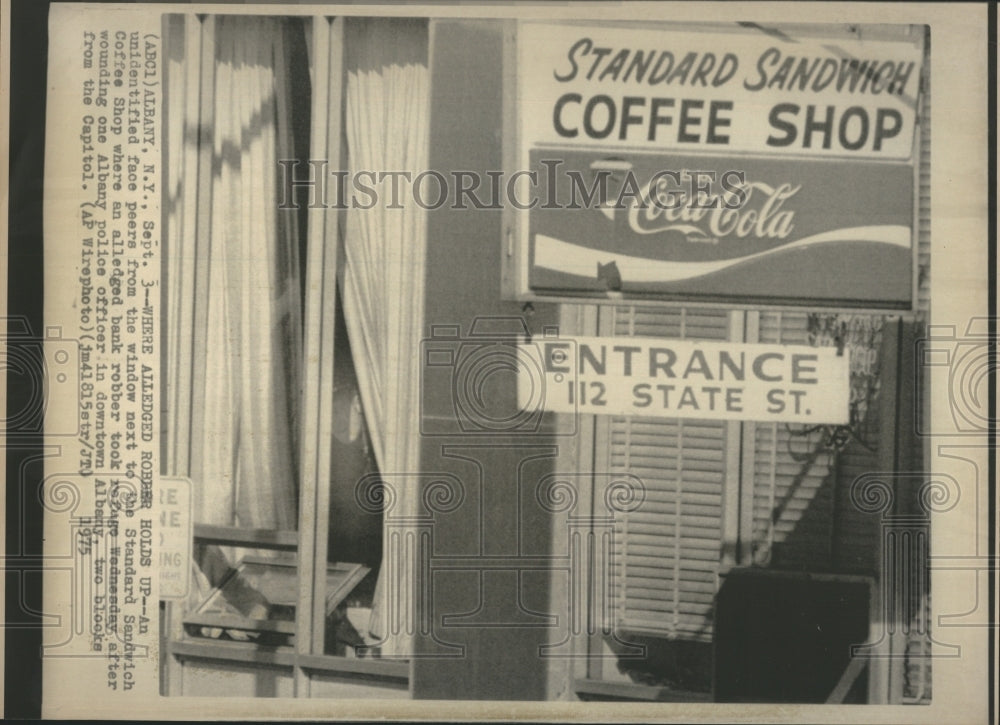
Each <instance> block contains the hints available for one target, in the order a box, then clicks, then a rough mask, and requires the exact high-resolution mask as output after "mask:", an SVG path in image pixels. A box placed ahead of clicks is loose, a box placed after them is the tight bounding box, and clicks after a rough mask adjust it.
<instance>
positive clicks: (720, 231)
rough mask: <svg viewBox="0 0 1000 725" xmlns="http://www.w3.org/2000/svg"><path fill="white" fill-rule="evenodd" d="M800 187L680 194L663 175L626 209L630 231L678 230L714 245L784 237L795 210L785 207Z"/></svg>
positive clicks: (752, 186) (749, 185)
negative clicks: (725, 242) (726, 240)
mask: <svg viewBox="0 0 1000 725" xmlns="http://www.w3.org/2000/svg"><path fill="white" fill-rule="evenodd" d="M801 188H802V185H801V184H799V185H798V186H792V185H791V184H787V183H786V184H779V185H778V186H771V185H770V184H767V183H765V182H763V181H747V182H744V183H743V184H740V185H739V186H737V187H734V188H731V189H729V190H727V191H725V192H724V193H723V195H722V196H715V197H711V196H709V195H707V194H704V193H701V192H697V193H693V194H692V193H687V192H684V191H678V190H677V189H676V188H671V187H670V185H669V183H668V180H667V179H666V178H665V177H653V179H651V180H650V182H649V183H647V184H646V186H644V187H643V188H642V190H641V194H640V198H639V199H638V200H636V199H633V201H632V203H631V204H630V205H629V210H628V222H629V227H631V229H632V231H633V232H635V233H636V234H659V233H663V232H670V231H676V232H680V233H681V234H685V235H687V237H688V241H692V242H712V243H716V242H718V241H719V240H721V239H724V238H726V237H735V238H737V239H745V238H746V237H753V238H757V239H785V238H787V237H788V235H789V234H791V233H792V230H793V229H794V228H795V224H794V220H795V212H794V211H792V210H790V209H785V208H784V205H785V202H786V201H788V200H789V199H791V198H792V197H793V196H795V195H796V194H797V193H798V192H799V190H800V189H801ZM741 197H742V201H741V199H740V198H741Z"/></svg>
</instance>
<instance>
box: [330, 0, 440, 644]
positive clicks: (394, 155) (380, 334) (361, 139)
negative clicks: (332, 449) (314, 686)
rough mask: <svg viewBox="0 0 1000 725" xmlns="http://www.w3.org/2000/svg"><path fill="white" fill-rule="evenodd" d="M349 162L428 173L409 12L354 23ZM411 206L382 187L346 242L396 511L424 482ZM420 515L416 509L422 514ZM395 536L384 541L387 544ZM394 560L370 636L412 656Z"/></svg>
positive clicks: (361, 379)
mask: <svg viewBox="0 0 1000 725" xmlns="http://www.w3.org/2000/svg"><path fill="white" fill-rule="evenodd" d="M345 35H346V37H347V54H346V67H347V77H346V88H345V99H346V101H345V103H346V111H345V112H346V124H345V127H346V135H347V148H348V160H349V161H348V163H349V167H350V171H351V174H352V178H353V174H355V173H357V172H359V171H369V172H376V173H377V172H379V171H389V172H391V171H408V172H410V173H411V175H412V176H414V177H415V176H416V175H417V174H418V173H419V172H421V171H423V170H425V169H426V168H427V157H428V145H429V129H428V122H429V118H428V116H429V98H430V91H429V77H428V70H427V26H426V24H425V23H423V22H421V21H415V20H408V19H398V20H395V19H394V20H389V19H356V20H355V19H351V20H349V22H348V25H347V27H346V32H345ZM401 188H402V189H403V190H404V193H401V194H400V198H399V201H400V202H401V204H402V206H403V208H402V209H400V208H388V207H389V203H390V201H391V200H390V199H388V198H387V191H388V187H387V186H383V187H382V189H381V191H382V192H383V193H382V194H381V195H380V197H379V204H378V205H377V206H376V207H375V208H373V209H353V208H351V209H349V210H348V213H347V221H346V230H345V237H344V257H345V259H344V265H343V273H342V274H343V277H342V296H343V305H344V317H345V319H346V322H347V329H348V334H349V335H350V338H351V349H352V352H353V358H354V367H355V369H356V371H357V376H358V384H359V388H360V393H361V400H362V404H363V406H364V411H365V417H366V420H367V423H368V428H369V432H370V434H371V439H372V446H373V448H374V450H375V457H376V461H377V462H378V466H379V470H380V471H381V472H382V473H383V474H389V484H390V485H393V486H396V487H401V488H403V489H404V490H398V491H396V492H395V493H396V496H395V499H396V502H397V503H396V505H397V509H396V510H394V511H393V515H394V516H400V515H405V513H406V510H407V509H408V508H413V506H412V504H413V501H414V500H415V493H416V492H415V490H413V489H414V487H415V486H416V483H415V481H413V480H408V479H407V478H406V477H405V476H404V477H402V478H401V477H400V476H399V474H405V473H406V472H415V471H417V470H418V464H419V442H420V438H419V435H418V432H419V430H420V420H419V415H420V413H419V411H420V404H419V394H420V389H419V385H420V380H419V349H420V338H421V328H422V324H423V307H424V273H425V269H424V267H425V260H426V244H427V240H426V230H427V227H426V212H425V210H423V209H421V208H419V207H418V206H417V205H416V204H415V203H414V202H413V198H412V196H411V195H409V194H408V193H405V191H406V190H407V187H406V185H405V184H404V185H402V187H401ZM411 515H412V512H411ZM388 543H389V542H385V544H384V547H383V548H384V550H385V549H386V547H387V546H388ZM390 560H391V561H393V562H395V561H397V559H396V558H394V557H388V556H383V565H382V568H381V569H380V572H379V581H378V587H377V593H376V602H375V613H374V614H373V617H372V623H371V632H372V634H373V635H375V636H376V637H380V638H383V639H384V644H383V646H382V652H383V654H392V655H406V654H407V652H408V648H409V643H408V642H407V640H406V634H407V633H408V632H412V631H413V628H414V623H413V616H414V612H413V609H412V607H410V606H409V605H408V604H405V603H404V604H403V605H402V607H403V611H401V612H399V611H392V610H391V608H390V606H389V600H390V598H391V599H392V601H393V602H398V601H403V602H405V601H406V599H405V597H396V596H390V590H391V589H395V588H396V587H401V588H402V589H403V590H404V591H407V590H408V591H412V590H411V589H409V587H408V586H407V584H406V583H407V582H409V583H411V584H412V582H413V576H414V572H413V571H412V567H411V564H409V563H407V564H404V565H403V567H402V568H403V570H393V569H396V566H395V564H393V565H392V566H390V565H389V562H390Z"/></svg>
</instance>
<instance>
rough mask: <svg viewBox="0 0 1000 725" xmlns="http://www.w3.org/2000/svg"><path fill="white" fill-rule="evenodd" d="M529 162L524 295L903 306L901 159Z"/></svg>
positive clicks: (907, 236)
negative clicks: (532, 192) (531, 187)
mask: <svg viewBox="0 0 1000 725" xmlns="http://www.w3.org/2000/svg"><path fill="white" fill-rule="evenodd" d="M556 157H557V158H556ZM530 164H531V165H530V168H531V169H532V170H534V171H535V172H536V174H537V178H538V182H537V189H538V190H539V195H538V198H536V199H535V200H534V201H535V204H534V205H533V207H532V208H531V209H530V210H529V211H528V225H527V236H528V260H529V265H528V282H529V289H530V290H531V291H532V292H535V293H541V294H548V295H571V296H580V295H584V296H593V297H605V298H606V297H609V296H610V297H612V298H618V297H622V296H624V297H632V298H643V297H652V298H656V299H678V300H685V301H688V300H693V301H698V300H703V301H705V302H729V303H733V304H740V305H752V304H774V305H788V304H802V303H807V304H809V305H810V306H815V307H836V308H867V309H876V308H877V309H900V310H902V309H909V308H911V306H912V294H913V239H912V226H913V224H912V219H913V170H912V167H911V166H909V165H908V164H903V163H898V164H897V163H886V162H870V163H864V162H858V161H852V162H838V161H832V160H824V161H823V162H821V163H816V162H814V161H808V160H792V159H764V158H753V159H745V160H743V161H741V162H734V161H733V160H732V159H724V158H720V157H709V156H706V155H693V154H692V155H684V156H681V155H674V154H671V155H665V154H644V153H634V154H616V155H615V156H614V157H610V158H609V157H608V156H607V155H601V154H595V153H593V152H589V151H568V150H559V151H553V150H548V149H547V150H544V151H543V150H537V149H536V150H533V151H531V153H530Z"/></svg>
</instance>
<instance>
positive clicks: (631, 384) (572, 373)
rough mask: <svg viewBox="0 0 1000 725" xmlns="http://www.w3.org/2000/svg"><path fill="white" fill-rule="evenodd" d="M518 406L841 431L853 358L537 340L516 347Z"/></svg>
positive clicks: (707, 346) (695, 344)
mask: <svg viewBox="0 0 1000 725" xmlns="http://www.w3.org/2000/svg"><path fill="white" fill-rule="evenodd" d="M518 350H519V355H521V358H522V364H521V365H520V366H519V370H520V372H519V378H518V402H519V405H520V406H521V409H522V410H523V409H525V408H527V407H529V406H535V407H537V406H541V407H542V409H543V410H545V411H549V412H556V413H584V414H588V415H628V416H641V417H659V418H708V419H715V420H748V421H763V422H788V423H792V422H794V423H806V424H809V423H812V424H830V425H834V424H835V425H840V424H845V423H847V422H848V419H849V413H848V403H849V400H850V358H849V352H848V351H844V352H843V353H842V354H840V355H838V354H837V350H836V349H835V348H816V347H811V346H805V345H761V344H747V343H735V342H701V341H695V340H661V339H654V338H639V337H577V338H558V339H556V338H552V339H538V340H533V341H532V342H530V343H522V344H520V345H519V347H518Z"/></svg>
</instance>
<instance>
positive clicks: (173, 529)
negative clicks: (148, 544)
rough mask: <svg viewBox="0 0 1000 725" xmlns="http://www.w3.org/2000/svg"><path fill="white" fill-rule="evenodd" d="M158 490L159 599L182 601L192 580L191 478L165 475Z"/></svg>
mask: <svg viewBox="0 0 1000 725" xmlns="http://www.w3.org/2000/svg"><path fill="white" fill-rule="evenodd" d="M158 490H159V497H158V502H159V507H158V511H159V522H158V523H159V540H158V542H157V544H158V546H157V548H156V552H157V553H156V561H157V564H158V567H159V571H160V599H183V598H184V597H186V596H187V595H188V586H189V584H190V581H191V545H192V531H191V493H192V491H191V479H188V478H181V477H177V478H174V477H169V476H162V477H161V478H160V479H159V487H158Z"/></svg>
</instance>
